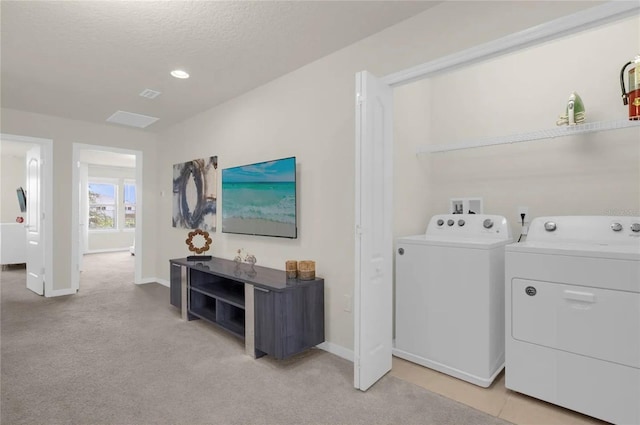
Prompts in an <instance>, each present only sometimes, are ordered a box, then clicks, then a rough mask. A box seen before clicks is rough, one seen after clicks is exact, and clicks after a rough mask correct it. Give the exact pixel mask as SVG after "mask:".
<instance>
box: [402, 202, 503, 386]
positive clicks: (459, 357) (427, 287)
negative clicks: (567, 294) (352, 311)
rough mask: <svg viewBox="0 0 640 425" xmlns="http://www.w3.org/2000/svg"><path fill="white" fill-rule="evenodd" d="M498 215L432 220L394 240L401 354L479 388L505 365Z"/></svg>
mask: <svg viewBox="0 0 640 425" xmlns="http://www.w3.org/2000/svg"><path fill="white" fill-rule="evenodd" d="M511 242H512V239H511V231H510V229H509V225H508V223H507V220H506V219H505V218H504V217H502V216H497V215H482V214H462V215H458V214H448V215H436V216H434V217H432V218H431V220H430V222H429V225H428V227H427V230H426V232H425V234H422V235H416V236H408V237H404V238H399V239H398V240H397V241H396V274H395V276H396V280H395V342H394V348H393V354H394V355H395V356H397V357H400V358H403V359H406V360H409V361H411V362H414V363H417V364H420V365H422V366H426V367H428V368H431V369H435V370H437V371H440V372H443V373H446V374H449V375H451V376H454V377H456V378H459V379H463V380H465V381H468V382H471V383H473V384H476V385H479V386H481V387H488V386H489V385H491V383H492V382H493V380H494V379H495V377H496V376H497V375H498V373H500V371H501V370H502V369H503V367H504V247H505V245H506V244H508V243H511Z"/></svg>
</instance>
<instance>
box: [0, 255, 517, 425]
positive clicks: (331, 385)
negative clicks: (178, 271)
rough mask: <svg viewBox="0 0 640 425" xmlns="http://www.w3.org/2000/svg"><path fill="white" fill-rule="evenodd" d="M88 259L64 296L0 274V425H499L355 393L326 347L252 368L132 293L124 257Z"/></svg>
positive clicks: (407, 393)
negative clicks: (73, 290)
mask: <svg viewBox="0 0 640 425" xmlns="http://www.w3.org/2000/svg"><path fill="white" fill-rule="evenodd" d="M85 261H86V271H84V272H83V273H82V280H81V286H80V288H81V290H80V292H79V293H78V294H77V295H73V296H67V297H58V298H44V297H40V296H38V295H35V294H33V293H31V292H30V291H28V290H27V289H26V288H25V272H24V269H17V268H11V269H10V270H8V271H3V272H2V274H1V275H0V287H1V297H2V304H1V322H0V323H1V325H0V326H1V340H0V343H1V354H2V358H1V364H0V367H1V381H0V384H1V395H2V398H1V401H2V404H1V405H0V409H1V415H0V419H1V422H2V424H7V425H17V424H123V425H124V424H456V425H462V424H474V425H477V424H506V422H504V421H502V420H499V419H497V418H494V417H492V416H489V415H487V414H484V413H482V412H479V411H477V410H474V409H472V408H470V407H467V406H464V405H462V404H459V403H456V402H454V401H451V400H449V399H446V398H444V397H442V396H439V395H437V394H434V393H431V392H429V391H427V390H424V389H422V388H420V387H417V386H415V385H413V384H410V383H407V382H405V381H402V380H400V379H397V378H394V377H390V376H386V377H384V378H383V379H382V380H381V381H380V382H378V383H377V384H376V385H374V386H373V387H372V388H371V389H370V390H369V391H367V392H365V393H363V392H360V391H358V390H355V389H354V388H353V365H352V363H350V362H348V361H346V360H344V359H341V358H339V357H336V356H334V355H332V354H329V353H327V352H324V351H321V350H317V349H314V350H310V351H308V352H306V353H305V354H303V355H300V356H298V357H296V358H293V359H290V360H287V361H283V362H278V361H275V360H273V359H271V358H269V357H264V358H261V359H258V360H255V359H252V358H250V357H248V356H246V355H245V354H244V345H243V343H242V342H241V341H240V340H239V339H236V338H235V337H233V336H230V335H228V334H226V333H225V332H223V331H221V330H219V329H217V328H215V327H213V326H212V325H209V324H207V323H204V322H202V321H192V322H184V321H182V320H180V315H179V313H178V311H177V310H176V309H175V308H174V307H172V306H171V305H170V304H169V289H168V288H166V287H164V286H161V285H159V284H147V285H141V286H136V285H134V284H132V281H133V258H132V257H131V256H130V255H129V254H128V253H115V254H100V255H91V256H87V257H86V258H85ZM167 267H169V264H168V263H167Z"/></svg>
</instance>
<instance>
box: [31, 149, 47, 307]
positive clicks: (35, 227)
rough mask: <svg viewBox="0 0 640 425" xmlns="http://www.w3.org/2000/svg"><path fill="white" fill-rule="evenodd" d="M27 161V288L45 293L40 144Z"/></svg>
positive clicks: (40, 293)
mask: <svg viewBox="0 0 640 425" xmlns="http://www.w3.org/2000/svg"><path fill="white" fill-rule="evenodd" d="M26 161H27V164H26V166H27V173H26V174H27V191H26V192H27V193H26V195H27V214H26V215H27V222H26V228H27V288H28V289H30V290H32V291H33V292H35V293H36V294H38V295H44V273H45V270H44V244H43V241H42V230H43V224H44V223H43V221H44V220H43V219H44V217H43V213H42V209H41V207H42V205H41V200H40V187H41V185H40V183H41V180H42V158H41V156H40V146H37V145H36V146H34V147H32V148H31V149H29V151H27V155H26Z"/></svg>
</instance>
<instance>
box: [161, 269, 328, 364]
mask: <svg viewBox="0 0 640 425" xmlns="http://www.w3.org/2000/svg"><path fill="white" fill-rule="evenodd" d="M169 262H170V264H171V266H170V267H171V285H170V286H171V290H170V295H171V297H170V301H171V304H172V305H174V306H176V307H178V308H179V309H180V310H181V312H182V317H183V319H185V320H194V319H203V320H206V321H208V322H210V323H214V324H215V325H217V326H219V327H220V328H222V329H224V330H226V331H228V332H230V333H232V334H233V335H235V336H237V337H239V338H243V339H244V340H245V349H246V352H247V354H249V355H251V356H253V357H261V356H263V355H265V354H269V355H270V356H273V357H275V358H277V359H284V358H287V357H290V356H292V355H294V354H297V353H300V352H302V351H304V350H306V349H308V348H311V347H313V346H316V345H318V344H320V343H322V342H324V279H314V280H297V279H287V278H286V275H285V272H284V271H282V270H276V269H271V268H268V267H260V266H251V265H250V264H246V263H240V264H238V263H236V262H234V261H231V260H225V259H222V258H215V257H214V258H212V259H211V260H209V261H187V259H186V258H180V259H173V260H169Z"/></svg>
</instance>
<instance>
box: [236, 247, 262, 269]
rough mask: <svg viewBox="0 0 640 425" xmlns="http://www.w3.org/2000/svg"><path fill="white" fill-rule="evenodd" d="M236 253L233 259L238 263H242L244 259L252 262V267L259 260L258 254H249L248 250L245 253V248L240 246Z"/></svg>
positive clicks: (248, 262)
mask: <svg viewBox="0 0 640 425" xmlns="http://www.w3.org/2000/svg"><path fill="white" fill-rule="evenodd" d="M236 253H237V254H236V256H235V257H233V261H235V262H236V263H237V264H240V263H242V262H243V261H244V262H245V263H247V264H251V267H253V265H254V264H256V263H257V262H258V260H257V259H256V256H255V255H253V254H249V253H248V252H247V253H245V251H244V248H240V249H239V250H237V251H236Z"/></svg>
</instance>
